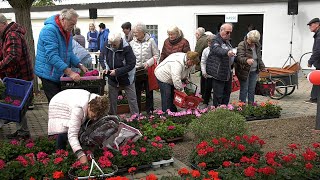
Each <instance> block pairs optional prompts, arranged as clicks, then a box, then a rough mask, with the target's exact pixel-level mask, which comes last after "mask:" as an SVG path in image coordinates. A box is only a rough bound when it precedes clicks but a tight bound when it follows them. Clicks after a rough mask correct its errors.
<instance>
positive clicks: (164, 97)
mask: <svg viewBox="0 0 320 180" xmlns="http://www.w3.org/2000/svg"><path fill="white" fill-rule="evenodd" d="M158 84H159V88H160V94H161V107H162V111H163V112H166V111H167V109H170V111H171V112H177V111H178V110H177V107H176V106H175V105H174V104H173V98H174V86H173V85H171V84H167V83H163V82H161V81H159V80H158Z"/></svg>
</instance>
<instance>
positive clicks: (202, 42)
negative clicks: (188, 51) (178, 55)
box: [194, 27, 208, 96]
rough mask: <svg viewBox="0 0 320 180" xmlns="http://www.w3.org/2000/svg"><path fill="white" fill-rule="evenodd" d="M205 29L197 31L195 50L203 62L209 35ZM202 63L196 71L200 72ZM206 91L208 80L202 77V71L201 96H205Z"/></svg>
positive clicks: (200, 28) (201, 28)
mask: <svg viewBox="0 0 320 180" xmlns="http://www.w3.org/2000/svg"><path fill="white" fill-rule="evenodd" d="M205 31H206V30H205V29H204V28H203V27H199V28H197V29H196V34H195V35H196V38H197V43H196V47H195V49H194V51H195V52H197V53H198V54H199V59H200V60H201V56H202V52H203V50H204V49H205V48H206V47H207V46H208V43H207V35H206V34H205ZM200 70H201V67H200V63H199V64H197V65H196V71H200ZM205 90H206V78H204V77H203V76H202V72H201V71H200V94H201V95H202V96H204V94H205Z"/></svg>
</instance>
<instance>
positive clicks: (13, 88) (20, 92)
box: [0, 78, 33, 122]
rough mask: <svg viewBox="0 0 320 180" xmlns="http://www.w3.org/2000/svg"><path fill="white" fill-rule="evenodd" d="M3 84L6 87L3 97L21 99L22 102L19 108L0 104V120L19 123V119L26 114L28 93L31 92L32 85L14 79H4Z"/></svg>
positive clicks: (28, 82) (28, 100) (29, 82)
mask: <svg viewBox="0 0 320 180" xmlns="http://www.w3.org/2000/svg"><path fill="white" fill-rule="evenodd" d="M3 82H4V84H5V86H6V91H5V96H13V97H17V98H19V99H20V98H21V99H22V101H21V104H20V106H14V105H12V104H6V103H0V119H4V120H8V121H13V122H20V121H21V118H22V117H23V116H24V115H25V114H26V111H27V109H28V105H29V102H30V101H31V96H30V93H31V92H32V87H33V83H32V81H25V80H21V79H15V78H4V79H3Z"/></svg>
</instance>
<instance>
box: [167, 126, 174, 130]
mask: <svg viewBox="0 0 320 180" xmlns="http://www.w3.org/2000/svg"><path fill="white" fill-rule="evenodd" d="M175 128H176V127H175V126H168V130H173V129H175Z"/></svg>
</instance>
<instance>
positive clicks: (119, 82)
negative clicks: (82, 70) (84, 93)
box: [99, 33, 139, 115]
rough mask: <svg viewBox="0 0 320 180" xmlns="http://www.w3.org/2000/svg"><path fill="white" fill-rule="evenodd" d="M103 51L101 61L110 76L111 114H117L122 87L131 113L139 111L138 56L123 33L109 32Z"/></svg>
mask: <svg viewBox="0 0 320 180" xmlns="http://www.w3.org/2000/svg"><path fill="white" fill-rule="evenodd" d="M102 52H103V55H104V58H103V59H99V61H100V64H101V66H102V68H103V69H104V72H105V74H106V75H107V77H108V88H109V98H110V110H109V114H112V115H115V114H117V100H118V92H119V90H122V89H124V91H125V94H126V97H127V99H128V103H129V107H130V113H131V114H137V113H139V109H138V104H137V97H136V89H135V84H134V79H135V77H134V76H135V71H136V69H135V66H136V57H135V55H134V53H133V51H132V49H131V47H130V45H129V44H128V43H127V42H126V41H125V40H124V39H122V38H121V33H109V36H108V44H107V43H105V45H104V46H103V49H102Z"/></svg>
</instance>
